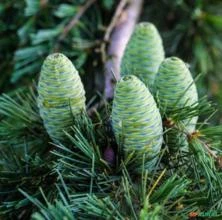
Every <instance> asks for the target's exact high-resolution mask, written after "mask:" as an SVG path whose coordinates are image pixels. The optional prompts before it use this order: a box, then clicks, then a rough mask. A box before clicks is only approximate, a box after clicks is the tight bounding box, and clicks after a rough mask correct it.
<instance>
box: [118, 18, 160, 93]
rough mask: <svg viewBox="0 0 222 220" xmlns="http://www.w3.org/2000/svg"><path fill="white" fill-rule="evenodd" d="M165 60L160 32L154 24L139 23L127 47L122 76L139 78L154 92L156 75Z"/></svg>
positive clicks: (122, 65) (122, 64)
mask: <svg viewBox="0 0 222 220" xmlns="http://www.w3.org/2000/svg"><path fill="white" fill-rule="evenodd" d="M163 60H164V49H163V44H162V39H161V37H160V35H159V32H158V30H157V29H156V27H155V26H154V25H153V24H152V23H148V22H142V23H139V24H137V25H136V28H135V30H134V32H133V34H132V36H131V38H130V40H129V42H128V44H127V46H126V49H125V52H124V56H123V59H122V62H121V75H122V76H125V75H128V74H133V75H135V76H137V77H138V78H139V79H140V80H142V81H143V82H144V84H145V85H146V86H147V87H148V88H149V89H150V91H152V88H153V83H154V79H155V76H156V73H157V71H158V68H159V65H160V63H161V62H162V61H163Z"/></svg>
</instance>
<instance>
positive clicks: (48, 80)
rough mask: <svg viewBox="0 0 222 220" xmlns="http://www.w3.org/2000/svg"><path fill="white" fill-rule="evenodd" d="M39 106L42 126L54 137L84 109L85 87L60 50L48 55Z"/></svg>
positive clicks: (67, 126)
mask: <svg viewBox="0 0 222 220" xmlns="http://www.w3.org/2000/svg"><path fill="white" fill-rule="evenodd" d="M38 94H39V96H38V107H39V110H40V115H41V117H42V119H43V122H44V126H45V128H46V130H47V132H48V134H49V136H50V137H51V138H52V140H54V141H59V140H62V139H63V138H64V130H66V131H69V128H70V126H72V125H73V116H74V117H75V116H76V115H78V114H79V113H81V112H82V111H83V110H85V91H84V88H83V85H82V82H81V79H80V77H79V74H78V72H77V70H76V69H75V67H74V66H73V64H72V62H71V61H70V60H69V59H68V58H67V57H66V56H64V55H63V54H60V53H55V54H51V55H49V56H48V57H47V58H46V59H45V61H44V63H43V66H42V69H41V74H40V79H39V84H38Z"/></svg>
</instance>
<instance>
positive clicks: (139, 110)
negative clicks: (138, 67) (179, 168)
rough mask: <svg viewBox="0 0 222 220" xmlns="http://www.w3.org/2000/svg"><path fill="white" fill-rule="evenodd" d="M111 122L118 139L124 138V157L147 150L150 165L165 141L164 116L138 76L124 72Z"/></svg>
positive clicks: (119, 83)
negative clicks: (163, 138)
mask: <svg viewBox="0 0 222 220" xmlns="http://www.w3.org/2000/svg"><path fill="white" fill-rule="evenodd" d="M112 126H113V129H114V134H115V137H116V140H117V142H118V143H119V142H121V140H123V148H124V149H123V150H124V154H125V157H126V156H127V155H128V154H129V153H131V152H134V151H135V152H136V153H137V152H139V151H144V152H145V154H146V167H147V168H150V165H152V164H153V162H154V161H153V160H152V158H154V157H155V156H156V155H157V154H158V153H159V151H160V148H161V145H162V120H161V116H160V113H159V110H158V108H157V106H156V103H155V101H154V99H153V96H152V95H151V94H150V92H149V90H148V89H147V87H146V86H145V85H144V84H143V83H142V82H141V81H140V80H139V79H138V78H137V77H136V76H133V75H129V76H125V77H123V78H122V79H121V80H120V81H119V82H118V83H117V86H116V90H115V95H114V100H113V108H112ZM141 157H142V155H141ZM141 162H142V158H141Z"/></svg>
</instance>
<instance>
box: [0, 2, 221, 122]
mask: <svg viewBox="0 0 222 220" xmlns="http://www.w3.org/2000/svg"><path fill="white" fill-rule="evenodd" d="M84 3H86V0H67V1H61V0H52V1H49V0H25V1H22V0H1V2H0V92H1V93H13V92H15V91H17V90H21V89H26V88H27V87H28V85H30V84H32V83H33V81H34V82H36V81H37V79H38V73H39V71H40V67H41V64H42V62H43V59H44V58H45V57H46V56H47V55H48V54H49V53H52V52H54V51H59V52H62V53H64V54H66V55H67V56H68V57H69V58H70V59H71V60H72V61H73V63H74V64H75V66H76V68H77V69H78V70H79V72H80V74H81V77H82V79H83V82H84V85H85V88H86V91H88V92H87V98H88V99H89V98H90V97H91V96H92V95H93V94H95V92H97V91H100V92H101V91H103V85H104V83H103V73H104V70H103V63H102V59H101V51H100V46H101V43H102V39H103V36H104V33H105V31H106V28H107V26H108V25H109V23H110V22H111V19H112V16H113V14H114V11H115V9H116V6H117V4H118V3H119V1H114V0H99V1H97V2H96V3H94V4H93V5H92V6H91V7H90V8H89V9H88V10H87V11H86V12H85V13H84V15H83V16H82V17H81V19H80V21H79V22H78V24H77V25H76V26H75V27H74V28H73V29H72V30H71V31H70V32H69V33H68V35H67V37H66V38H65V39H64V40H62V41H60V40H59V39H60V36H61V34H62V31H63V28H64V27H65V26H66V25H67V24H68V23H69V22H70V20H71V19H72V17H73V15H75V14H76V13H77V12H78V10H79V9H80V7H81V6H82V5H83V4H84ZM140 20H141V21H150V22H153V23H154V24H155V25H156V26H157V28H158V29H159V31H160V33H161V36H162V38H163V41H164V46H165V50H166V55H167V56H172V55H173V56H179V57H180V58H182V59H183V60H184V61H185V62H187V63H188V65H190V68H191V70H192V73H193V74H194V76H197V75H198V74H201V78H200V79H199V80H198V91H199V94H200V96H202V95H206V94H207V95H208V97H209V99H211V100H213V101H214V102H215V103H217V105H218V107H217V108H218V110H219V111H218V113H217V114H216V115H215V118H214V121H215V123H220V121H221V120H222V74H221V70H222V1H221V0H174V1H172V0H159V1H155V0H146V1H145V2H144V7H143V11H142V14H141V17H140Z"/></svg>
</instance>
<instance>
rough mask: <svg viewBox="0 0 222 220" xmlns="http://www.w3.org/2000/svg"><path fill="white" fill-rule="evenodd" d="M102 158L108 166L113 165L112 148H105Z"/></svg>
mask: <svg viewBox="0 0 222 220" xmlns="http://www.w3.org/2000/svg"><path fill="white" fill-rule="evenodd" d="M103 156H104V159H105V161H106V162H108V163H109V164H111V165H113V164H114V163H115V152H114V150H113V148H112V147H106V149H105V151H104V154H103Z"/></svg>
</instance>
